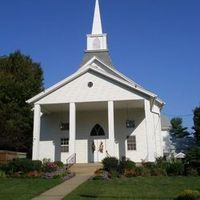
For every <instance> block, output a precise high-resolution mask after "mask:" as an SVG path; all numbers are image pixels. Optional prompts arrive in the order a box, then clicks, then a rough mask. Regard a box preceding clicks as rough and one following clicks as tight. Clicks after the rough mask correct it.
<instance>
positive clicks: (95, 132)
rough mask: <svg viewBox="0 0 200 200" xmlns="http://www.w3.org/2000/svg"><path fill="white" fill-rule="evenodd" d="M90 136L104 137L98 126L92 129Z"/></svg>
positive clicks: (101, 129)
mask: <svg viewBox="0 0 200 200" xmlns="http://www.w3.org/2000/svg"><path fill="white" fill-rule="evenodd" d="M90 135H91V136H103V135H105V132H104V130H103V128H102V127H101V126H100V125H99V124H96V125H95V126H94V128H93V129H92V131H91V133H90Z"/></svg>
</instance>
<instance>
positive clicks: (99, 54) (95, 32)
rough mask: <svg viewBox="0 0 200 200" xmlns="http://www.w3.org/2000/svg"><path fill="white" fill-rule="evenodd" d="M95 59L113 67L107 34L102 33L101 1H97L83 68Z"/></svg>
mask: <svg viewBox="0 0 200 200" xmlns="http://www.w3.org/2000/svg"><path fill="white" fill-rule="evenodd" d="M93 57H96V58H98V59H99V60H101V61H102V62H103V63H104V64H106V65H108V66H110V67H113V65H112V61H111V59H110V55H109V52H108V45H107V34H105V33H103V31H102V24H101V14H100V8H99V0H96V4H95V9H94V17H93V25H92V33H91V34H88V35H87V49H86V51H85V53H84V57H83V60H82V63H81V67H82V66H83V65H84V64H85V63H87V62H88V61H89V60H90V59H92V58H93Z"/></svg>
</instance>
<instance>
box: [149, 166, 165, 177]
mask: <svg viewBox="0 0 200 200" xmlns="http://www.w3.org/2000/svg"><path fill="white" fill-rule="evenodd" d="M150 173H151V176H167V172H166V170H165V169H162V168H157V167H155V168H152V169H150Z"/></svg>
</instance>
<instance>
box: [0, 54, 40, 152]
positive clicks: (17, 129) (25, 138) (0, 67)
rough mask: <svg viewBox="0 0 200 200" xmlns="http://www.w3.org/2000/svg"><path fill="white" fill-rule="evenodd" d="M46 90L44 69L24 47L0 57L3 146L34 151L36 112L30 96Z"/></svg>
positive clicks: (0, 130) (0, 109) (4, 148)
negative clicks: (29, 103)
mask: <svg viewBox="0 0 200 200" xmlns="http://www.w3.org/2000/svg"><path fill="white" fill-rule="evenodd" d="M42 90H43V71H42V69H41V67H40V64H39V63H35V62H33V61H32V59H31V58H30V57H28V56H25V55H23V54H22V53H20V51H16V52H14V53H11V54H10V55H8V56H4V57H0V149H1V150H15V151H25V152H28V153H29V155H30V154H31V149H32V148H31V147H32V123H33V122H32V121H33V112H32V111H31V106H30V105H28V104H27V103H26V100H28V99H29V98H31V97H32V96H34V95H36V94H37V93H39V92H41V91H42Z"/></svg>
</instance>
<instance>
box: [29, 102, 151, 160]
mask: <svg viewBox="0 0 200 200" xmlns="http://www.w3.org/2000/svg"><path fill="white" fill-rule="evenodd" d="M145 110H146V109H145V101H144V100H126V101H115V102H114V101H107V102H86V103H62V104H40V105H39V104H36V105H35V107H34V140H33V143H34V145H33V159H34V160H37V159H39V160H42V159H43V158H50V159H51V160H60V161H63V162H64V163H65V162H66V159H67V158H68V157H69V156H71V155H73V154H74V153H76V162H77V163H93V162H95V163H96V162H101V160H102V159H103V158H104V157H106V156H107V155H110V156H115V157H117V158H120V157H121V156H127V157H130V158H131V159H135V160H136V161H138V160H139V161H141V158H143V159H145V158H146V157H147V154H148V149H147V147H148V145H147V143H148V138H147V134H146V123H145V122H146V120H145V119H146V118H145ZM132 135H134V136H137V147H135V149H133V151H131V150H130V148H128V146H127V139H128V138H129V136H132ZM135 143H136V141H135ZM135 145H136V144H135ZM128 149H129V150H128Z"/></svg>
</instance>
